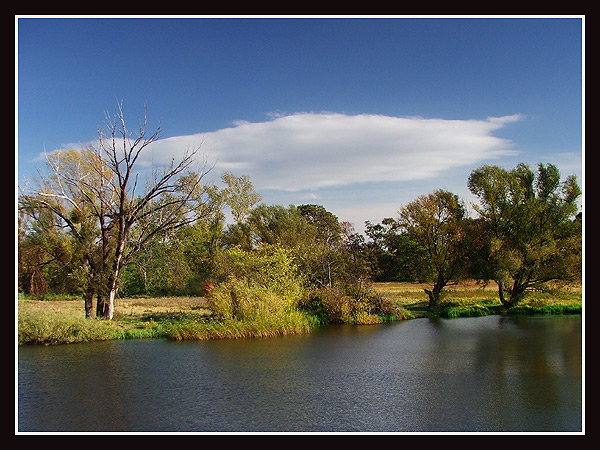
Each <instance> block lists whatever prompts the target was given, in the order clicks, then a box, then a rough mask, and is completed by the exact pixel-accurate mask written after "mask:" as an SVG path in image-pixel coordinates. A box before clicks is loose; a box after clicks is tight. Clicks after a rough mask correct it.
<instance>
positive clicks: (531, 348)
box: [17, 315, 582, 432]
mask: <svg viewBox="0 0 600 450" xmlns="http://www.w3.org/2000/svg"><path fill="white" fill-rule="evenodd" d="M581 343H582V341H581V316H579V315H575V316H559V317H519V318H507V317H501V316H489V317H481V318H468V319H449V320H444V319H440V320H430V319H416V320H410V321H405V322H399V323H391V324H384V325H375V326H347V325H342V326H328V327H324V328H323V329H322V330H319V331H317V332H314V333H312V334H310V335H305V336H291V337H283V338H269V339H248V340H223V341H202V342H195V341H194V342H171V341H167V340H128V341H114V342H97V343H90V344H71V345H61V346H53V347H38V346H25V347H21V348H19V355H18V414H17V416H18V430H19V431H20V432H24V431H57V432H61V431H62V432H74V431H100V432H119V431H125V432H126V431H132V432H187V431H191V432H279V431H285V432H403V431H405V432H413V431H421V432H461V431H462V432H476V431H486V432H520V431H526V432H551V431H562V432H567V431H568V432H570V431H572V432H578V431H582V358H581V356H582V345H581Z"/></svg>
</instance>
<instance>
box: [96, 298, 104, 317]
mask: <svg viewBox="0 0 600 450" xmlns="http://www.w3.org/2000/svg"><path fill="white" fill-rule="evenodd" d="M106 304H107V302H106V297H105V296H104V294H102V293H100V292H98V299H97V302H96V317H105V315H106Z"/></svg>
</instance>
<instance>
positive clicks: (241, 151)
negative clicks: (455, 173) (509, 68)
mask: <svg viewBox="0 0 600 450" xmlns="http://www.w3.org/2000/svg"><path fill="white" fill-rule="evenodd" d="M519 119H520V116H519V115H514V116H505V117H495V118H489V119H487V120H445V119H423V118H419V117H390V116H382V115H372V114H360V115H354V116H349V115H344V114H337V113H297V114H291V115H285V116H278V115H275V116H273V118H272V120H269V121H265V122H259V123H251V122H245V121H238V122H236V123H235V126H234V127H232V128H226V129H222V130H218V131H214V132H209V133H205V134H202V135H190V136H178V137H173V138H168V139H163V140H160V141H157V142H156V143H155V144H154V145H153V152H152V157H153V158H154V162H160V160H161V159H163V158H164V161H170V159H171V157H172V156H173V155H175V157H176V158H177V153H183V151H185V150H186V149H189V148H192V147H198V146H199V145H200V143H201V142H202V144H201V150H200V152H201V153H203V154H205V155H206V156H207V157H208V159H209V161H210V160H212V161H216V167H215V169H216V170H217V171H218V172H221V171H223V170H231V171H232V172H234V173H235V174H236V175H248V176H249V177H250V179H251V180H252V182H253V183H254V185H255V188H256V189H257V190H258V191H259V192H260V190H282V191H302V190H315V189H320V188H327V187H333V186H348V185H354V184H356V183H369V182H381V181H411V180H419V179H425V178H433V177H438V176H440V175H441V174H444V173H447V172H449V171H452V170H453V169H456V168H460V167H471V166H474V165H478V164H480V163H482V162H483V161H489V160H490V159H494V158H499V157H502V156H507V155H514V154H515V151H514V150H513V149H511V142H510V141H508V140H506V139H501V138H499V137H496V136H494V135H493V132H494V131H496V130H499V129H501V128H502V127H504V126H505V125H506V124H509V123H511V122H514V121H517V120H519ZM147 157H149V156H148V155H147Z"/></svg>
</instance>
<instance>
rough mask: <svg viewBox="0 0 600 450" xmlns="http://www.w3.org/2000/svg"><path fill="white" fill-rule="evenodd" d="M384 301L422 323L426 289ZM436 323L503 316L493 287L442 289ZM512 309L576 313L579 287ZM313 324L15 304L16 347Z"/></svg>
mask: <svg viewBox="0 0 600 450" xmlns="http://www.w3.org/2000/svg"><path fill="white" fill-rule="evenodd" d="M374 287H375V289H376V290H377V291H378V292H379V293H380V294H381V295H382V296H383V297H385V298H387V299H389V300H390V301H392V302H395V303H397V304H398V305H399V306H401V307H403V308H405V309H406V310H408V311H410V312H411V314H412V317H415V318H418V317H426V316H431V315H432V314H433V313H432V312H431V311H428V309H427V295H426V294H425V293H424V291H423V289H424V288H426V287H429V285H427V284H416V283H376V284H375V286H374ZM440 306H441V308H440V309H439V310H438V311H436V312H435V314H437V315H438V316H440V317H448V318H451V317H464V316H477V315H487V314H496V313H504V311H503V309H502V307H501V305H500V302H499V300H498V293H497V289H496V287H495V285H494V284H490V285H488V286H483V285H479V284H477V283H475V282H473V281H468V282H462V283H460V284H458V285H456V286H449V287H446V288H445V289H444V291H443V296H442V304H441V305H440ZM518 308H519V309H515V310H514V311H513V312H514V313H519V314H565V313H581V309H582V288H581V285H569V286H557V287H556V289H555V290H554V291H551V292H535V293H532V294H530V295H529V296H528V297H527V298H526V299H525V301H523V303H522V304H521V305H520V306H519V307H518ZM311 326H312V324H311V323H310V321H309V320H308V319H307V318H306V317H303V316H302V315H301V314H298V315H296V316H294V317H289V318H286V319H285V320H284V321H279V322H277V321H266V322H262V323H241V322H235V321H233V322H232V321H230V322H227V323H223V322H216V321H214V320H212V319H211V318H210V310H209V309H208V304H207V301H206V300H205V299H204V298H202V297H174V298H135V299H118V300H117V301H116V303H115V316H114V319H113V320H112V321H106V320H86V319H85V317H84V302H83V300H79V299H69V300H63V299H61V298H60V297H52V298H51V299H47V300H33V299H28V298H25V297H23V296H19V299H18V342H19V345H21V344H27V343H32V344H58V343H73V342H89V341H95V340H110V339H131V338H156V337H167V338H171V339H211V338H245V337H253V336H261V337H266V336H272V335H282V334H288V333H299V332H308V331H310V327H311Z"/></svg>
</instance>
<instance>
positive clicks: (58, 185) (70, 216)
mask: <svg viewBox="0 0 600 450" xmlns="http://www.w3.org/2000/svg"><path fill="white" fill-rule="evenodd" d="M146 125H147V110H146V108H144V115H143V118H142V119H141V120H140V123H139V129H138V130H137V131H136V132H135V134H132V133H131V132H130V131H129V129H128V128H127V125H126V123H125V118H124V114H123V109H122V105H121V104H118V105H117V113H116V114H115V115H114V116H109V115H107V126H106V128H105V129H100V130H99V133H98V134H99V136H98V141H97V142H96V143H95V144H92V145H90V146H89V147H88V148H87V149H85V150H82V152H81V153H80V154H81V155H85V158H84V159H81V158H80V159H79V161H78V162H77V163H73V161H71V162H70V164H69V165H67V166H65V165H64V164H63V160H62V159H61V158H60V157H58V156H56V155H55V156H53V157H51V158H49V159H48V165H49V167H50V169H51V172H52V175H51V177H49V178H48V179H46V180H47V181H46V182H45V183H44V184H43V185H42V187H41V189H39V190H38V192H37V193H36V194H35V195H33V196H22V200H23V201H22V203H23V204H24V203H28V204H29V205H33V204H37V205H38V206H40V207H46V208H49V209H50V210H51V211H53V212H54V213H55V214H56V215H57V217H58V218H60V220H61V221H62V223H63V224H64V225H65V226H66V227H67V228H68V229H69V230H70V232H71V233H72V234H73V236H74V237H75V239H76V240H77V241H78V242H79V243H80V244H81V245H83V246H84V247H86V251H84V252H83V253H84V255H85V256H84V259H85V261H86V263H87V264H88V266H89V268H90V271H89V274H90V283H89V286H88V293H89V295H86V316H87V317H89V316H90V311H89V308H91V300H90V302H88V297H89V296H90V295H91V296H93V295H94V293H96V295H97V296H98V304H97V308H96V315H97V316H101V317H104V318H106V319H112V318H113V315H114V301H115V297H116V294H117V289H118V281H119V274H120V272H121V269H122V268H123V266H124V265H125V264H126V263H127V262H128V261H129V260H130V259H131V257H132V256H133V255H134V254H135V253H136V252H137V251H139V250H140V249H141V248H143V247H144V245H145V244H146V243H148V242H149V241H151V240H152V239H154V238H155V237H157V236H160V235H163V234H165V233H168V232H169V231H172V230H174V229H176V228H179V227H181V226H183V225H185V224H189V223H192V222H194V221H196V220H198V219H199V216H198V214H197V211H198V210H200V209H201V208H194V207H193V206H192V204H191V203H192V199H195V200H196V201H197V197H194V196H193V194H194V192H195V191H197V187H198V186H199V185H200V183H201V182H202V179H203V177H204V176H205V175H206V174H207V173H208V170H206V164H205V162H203V164H201V167H200V170H199V171H197V172H192V171H191V169H192V168H193V165H194V164H195V163H196V162H197V160H196V158H197V156H198V150H199V147H198V148H194V149H188V150H186V151H185V153H184V155H183V156H182V158H181V160H179V161H178V162H175V159H172V160H171V163H170V164H169V165H167V166H166V167H164V168H162V170H161V171H159V170H158V169H156V168H155V167H153V168H152V173H151V176H150V177H149V178H147V179H146V180H145V183H144V186H145V188H144V189H141V187H140V184H141V183H140V182H139V181H140V180H139V178H140V174H139V173H138V172H137V171H136V169H137V167H136V163H138V161H139V160H140V157H141V155H142V154H144V152H145V151H147V149H148V148H149V146H150V145H151V144H152V143H153V142H155V141H156V140H157V139H158V136H159V133H160V127H159V128H158V129H157V130H156V131H155V132H154V133H152V134H150V135H149V134H147V132H146ZM188 172H191V173H189V174H186V176H185V177H183V176H181V175H183V174H184V173H188ZM139 191H142V192H139ZM36 202H37V203H36ZM90 220H93V221H94V222H95V225H94V226H93V227H92V228H90V227H89V222H90ZM84 225H85V226H84ZM86 230H87V231H86ZM84 231H85V232H84ZM92 279H93V282H92Z"/></svg>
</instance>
